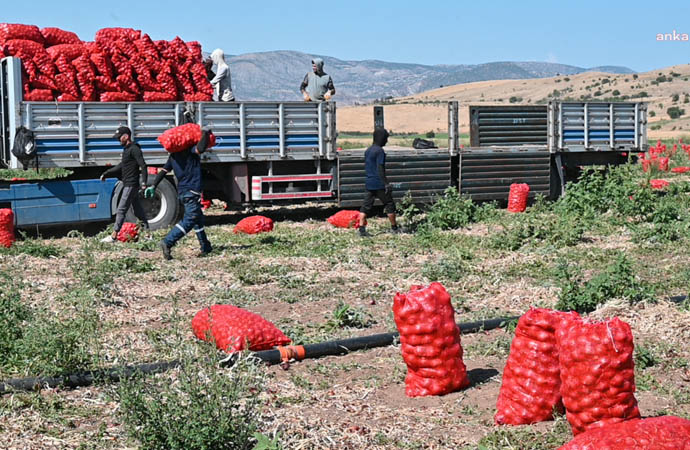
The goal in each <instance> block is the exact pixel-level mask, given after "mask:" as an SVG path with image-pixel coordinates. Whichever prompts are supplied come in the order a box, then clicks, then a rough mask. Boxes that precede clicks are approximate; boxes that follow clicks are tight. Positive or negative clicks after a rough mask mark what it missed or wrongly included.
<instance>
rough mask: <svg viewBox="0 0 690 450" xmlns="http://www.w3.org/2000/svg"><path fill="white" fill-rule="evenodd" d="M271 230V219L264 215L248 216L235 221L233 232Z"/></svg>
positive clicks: (246, 232)
mask: <svg viewBox="0 0 690 450" xmlns="http://www.w3.org/2000/svg"><path fill="white" fill-rule="evenodd" d="M271 230H273V220H271V219H269V218H268V217H264V216H249V217H245V218H244V219H242V220H240V221H239V222H237V225H235V228H234V229H233V230H232V232H233V233H235V234H237V233H245V234H258V233H263V232H266V231H271Z"/></svg>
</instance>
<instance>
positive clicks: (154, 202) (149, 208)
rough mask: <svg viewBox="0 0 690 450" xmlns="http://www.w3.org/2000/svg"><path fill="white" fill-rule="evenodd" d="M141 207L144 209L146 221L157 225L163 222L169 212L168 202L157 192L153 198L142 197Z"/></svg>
mask: <svg viewBox="0 0 690 450" xmlns="http://www.w3.org/2000/svg"><path fill="white" fill-rule="evenodd" d="M141 206H142V208H144V213H145V214H146V220H148V222H149V223H156V222H158V221H160V220H162V219H163V217H164V216H165V213H166V212H167V211H168V201H167V200H166V198H165V196H163V195H161V194H160V193H159V192H156V193H155V195H154V197H153V198H143V197H141Z"/></svg>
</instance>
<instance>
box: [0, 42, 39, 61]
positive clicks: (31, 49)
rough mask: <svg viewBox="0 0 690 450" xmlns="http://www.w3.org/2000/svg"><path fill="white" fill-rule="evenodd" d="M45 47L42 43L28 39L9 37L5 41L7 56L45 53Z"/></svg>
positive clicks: (31, 55)
mask: <svg viewBox="0 0 690 450" xmlns="http://www.w3.org/2000/svg"><path fill="white" fill-rule="evenodd" d="M45 51H46V49H45V48H43V44H39V43H38V42H36V41H31V40H28V39H10V40H9V41H7V42H5V53H7V54H8V55H9V56H17V57H19V58H21V57H26V58H29V59H31V58H33V57H34V55H36V54H37V53H45Z"/></svg>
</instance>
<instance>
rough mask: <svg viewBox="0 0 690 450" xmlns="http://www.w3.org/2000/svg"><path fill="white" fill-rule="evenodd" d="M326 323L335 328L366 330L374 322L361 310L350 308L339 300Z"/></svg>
mask: <svg viewBox="0 0 690 450" xmlns="http://www.w3.org/2000/svg"><path fill="white" fill-rule="evenodd" d="M328 323H329V325H331V326H332V327H335V328H346V327H349V328H368V327H370V326H371V325H373V324H374V323H376V321H375V320H374V319H373V318H372V317H371V314H369V313H368V312H366V311H364V310H363V309H362V308H357V307H354V306H350V305H348V304H347V303H345V302H343V301H342V300H341V301H339V302H338V304H337V305H336V307H335V309H334V310H333V316H332V318H331V319H330V320H329V321H328Z"/></svg>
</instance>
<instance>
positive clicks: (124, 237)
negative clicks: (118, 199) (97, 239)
mask: <svg viewBox="0 0 690 450" xmlns="http://www.w3.org/2000/svg"><path fill="white" fill-rule="evenodd" d="M137 239H139V226H137V224H136V223H132V222H125V223H123V224H122V228H120V231H119V232H118V233H117V240H118V241H120V242H135V241H136V240H137Z"/></svg>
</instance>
